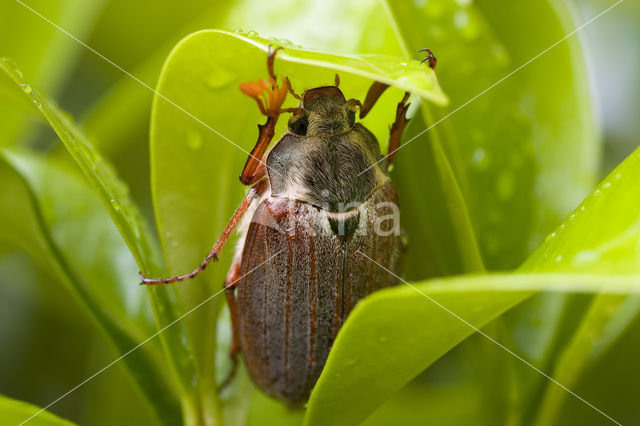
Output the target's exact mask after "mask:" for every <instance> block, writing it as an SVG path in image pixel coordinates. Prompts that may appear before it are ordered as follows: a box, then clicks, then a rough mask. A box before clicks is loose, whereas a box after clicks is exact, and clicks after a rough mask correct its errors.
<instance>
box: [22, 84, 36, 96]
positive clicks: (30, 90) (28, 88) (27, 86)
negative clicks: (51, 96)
mask: <svg viewBox="0 0 640 426" xmlns="http://www.w3.org/2000/svg"><path fill="white" fill-rule="evenodd" d="M20 87H22V90H24V93H26V94H29V93H31V92H32V91H33V89H32V88H31V86H29V85H28V84H27V83H21V84H20Z"/></svg>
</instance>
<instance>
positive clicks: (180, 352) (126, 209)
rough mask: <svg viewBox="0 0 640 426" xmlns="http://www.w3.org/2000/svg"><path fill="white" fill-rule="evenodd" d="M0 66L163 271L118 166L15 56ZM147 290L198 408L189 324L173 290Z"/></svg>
mask: <svg viewBox="0 0 640 426" xmlns="http://www.w3.org/2000/svg"><path fill="white" fill-rule="evenodd" d="M0 69H1V70H2V72H3V74H4V75H6V76H7V77H9V78H10V79H11V80H12V81H13V82H14V87H15V89H16V90H18V91H19V92H20V93H22V94H23V96H24V97H26V99H28V100H29V102H31V103H32V104H33V106H34V109H35V111H36V112H37V113H39V114H41V116H42V117H43V118H44V119H45V120H46V121H47V122H48V123H49V124H50V125H51V127H52V128H53V130H54V131H55V132H56V133H57V135H58V137H59V138H60V141H62V143H63V144H64V145H65V147H66V148H67V150H68V152H69V154H70V155H71V157H72V158H73V159H74V160H75V162H76V164H77V165H78V166H79V168H80V170H81V171H82V172H83V174H84V175H85V177H86V178H87V180H88V181H89V183H90V184H91V186H92V187H93V189H94V190H95V191H96V192H97V194H98V196H99V199H100V200H101V201H102V203H103V205H104V206H105V207H106V210H107V212H108V213H109V215H110V216H111V219H112V221H113V222H114V224H115V225H116V227H117V229H118V231H119V232H120V234H121V236H122V238H123V240H124V242H125V243H126V244H127V246H128V247H129V250H130V251H131V253H132V254H133V257H134V258H135V260H136V262H137V263H138V266H139V267H140V269H141V271H142V272H143V273H145V274H147V275H160V274H162V273H163V269H162V267H161V259H160V255H159V249H158V245H157V243H156V242H155V240H154V235H153V234H152V233H151V231H150V229H149V227H148V225H147V223H146V221H145V220H144V219H143V217H142V215H141V214H140V212H139V211H138V209H137V207H136V206H135V204H134V203H133V202H132V201H131V199H130V197H129V193H128V188H127V186H126V185H125V184H124V183H123V182H122V181H121V180H120V179H119V178H118V177H117V175H116V173H115V171H114V169H113V167H112V166H111V165H110V164H109V163H108V162H107V161H106V160H104V159H103V158H102V156H101V155H100V153H99V152H98V151H97V150H96V149H95V148H93V146H92V144H91V143H90V142H89V141H88V140H87V139H86V137H85V136H84V135H83V134H82V132H81V131H80V130H79V129H78V128H77V127H76V126H75V124H74V123H73V122H72V120H71V118H70V116H69V115H67V114H65V113H63V112H62V111H61V110H60V109H58V108H57V107H56V106H55V105H52V104H51V103H49V102H48V101H47V100H46V99H45V98H44V97H43V96H42V95H40V93H39V92H38V91H37V90H36V89H35V88H33V87H32V86H31V85H30V84H29V83H27V82H26V81H25V80H24V78H23V76H22V73H21V72H20V71H19V70H18V69H16V68H15V67H14V66H13V64H12V63H11V62H10V61H7V60H6V59H5V58H0ZM129 280H130V281H129V283H130V284H128V285H132V284H133V283H135V282H137V278H136V277H135V275H133V276H131V278H129ZM125 282H126V281H125ZM133 285H134V286H135V284H133ZM147 292H148V294H149V297H150V299H151V302H152V307H153V310H154V313H155V316H156V323H157V326H158V327H165V326H168V325H171V326H169V327H168V328H166V330H164V331H163V332H162V333H161V335H160V338H161V341H162V343H163V347H164V350H165V353H166V354H167V355H168V358H169V360H171V362H170V363H169V364H170V366H171V368H172V371H173V372H174V374H175V375H176V377H177V378H178V383H180V384H181V386H180V387H179V389H180V390H181V391H182V393H183V404H184V405H185V411H186V412H187V413H188V412H190V411H193V408H189V405H190V404H191V401H190V398H189V397H188V395H187V394H186V393H185V392H186V389H187V388H188V387H189V386H191V383H192V381H193V365H192V359H191V354H190V349H189V346H188V345H185V344H184V343H183V342H184V341H185V339H184V329H183V326H182V324H180V323H177V324H175V319H176V318H177V317H178V313H177V311H176V304H177V303H176V301H175V295H174V293H173V289H172V288H164V287H147ZM121 349H122V348H121ZM147 396H148V398H150V401H153V400H154V399H153V398H154V396H153V395H151V394H149V395H147Z"/></svg>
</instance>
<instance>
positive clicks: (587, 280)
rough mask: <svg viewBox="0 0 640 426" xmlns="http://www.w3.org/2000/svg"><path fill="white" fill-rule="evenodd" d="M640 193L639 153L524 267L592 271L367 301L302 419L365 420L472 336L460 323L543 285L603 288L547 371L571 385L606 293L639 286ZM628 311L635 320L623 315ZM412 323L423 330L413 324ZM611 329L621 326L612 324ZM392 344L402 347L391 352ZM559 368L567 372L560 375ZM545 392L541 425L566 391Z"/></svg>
mask: <svg viewBox="0 0 640 426" xmlns="http://www.w3.org/2000/svg"><path fill="white" fill-rule="evenodd" d="M639 196H640V149H639V150H638V151H636V152H635V153H634V154H632V155H631V156H630V157H629V158H628V159H627V160H625V162H623V163H622V164H621V165H620V166H619V167H618V168H616V170H614V171H613V172H612V174H611V175H610V176H609V177H608V178H607V179H606V180H605V181H603V182H602V183H601V184H600V185H599V186H598V187H597V188H596V189H595V190H594V192H593V193H592V195H590V196H589V197H588V198H587V199H586V200H585V201H584V202H583V204H582V205H580V206H578V207H577V208H576V210H575V211H574V212H573V213H571V214H570V215H569V216H568V217H567V219H566V220H565V222H564V223H563V224H562V225H560V228H559V229H558V230H556V232H555V233H554V234H551V236H550V238H549V239H548V240H547V241H546V242H545V244H543V245H542V246H541V247H540V248H539V249H538V250H537V251H536V252H535V253H534V254H533V255H532V256H531V258H530V259H529V260H528V261H527V262H526V263H525V265H524V266H523V268H522V270H523V271H527V270H529V271H534V270H535V271H540V272H556V273H560V272H561V273H563V274H565V273H573V274H576V273H594V274H593V275H586V276H585V275H582V276H576V275H573V276H572V275H569V274H567V275H555V276H548V275H541V274H531V275H527V274H512V275H503V276H491V275H489V276H485V277H469V278H465V277H461V278H451V279H448V280H432V281H427V282H424V283H419V284H416V285H415V287H416V288H415V289H413V288H407V286H402V285H401V286H400V287H397V288H393V289H389V290H384V291H382V292H378V293H376V294H374V295H372V296H370V297H369V298H367V299H365V300H364V302H363V303H362V304H361V305H358V306H357V307H356V309H355V310H354V311H353V313H352V314H351V315H350V316H349V319H348V321H347V322H346V323H345V325H344V326H343V328H342V329H341V331H340V333H339V334H338V338H337V339H336V342H335V344H334V346H333V348H332V350H331V352H330V354H329V359H328V361H327V364H326V366H325V369H324V371H323V372H322V375H321V376H320V379H319V380H318V383H317V385H316V388H315V389H314V391H313V393H312V395H311V399H310V401H309V407H308V411H307V417H306V424H308V425H321V424H353V423H357V422H359V421H362V420H363V419H364V418H365V417H366V416H367V415H368V414H370V413H371V412H372V411H373V410H374V409H375V408H376V407H377V406H378V405H379V404H380V403H381V402H383V401H384V400H385V399H387V398H388V397H389V396H391V395H392V394H393V393H394V392H396V391H398V390H399V389H400V388H401V387H402V386H404V385H405V384H406V383H408V381H409V380H410V379H412V378H413V377H415V376H416V375H417V374H418V373H420V372H421V371H422V370H424V369H425V368H427V367H428V366H429V365H430V364H431V363H433V362H434V361H435V360H436V359H438V358H439V357H440V356H442V355H443V354H444V353H446V352H447V351H448V350H449V349H451V348H452V347H453V346H455V345H456V344H457V343H459V342H460V341H462V340H463V339H464V338H466V337H467V336H469V335H470V334H471V333H472V332H473V331H474V330H473V329H472V328H471V327H470V326H469V325H468V324H466V323H469V324H471V325H473V326H474V327H476V328H479V327H482V326H484V325H485V324H487V323H488V322H489V321H490V320H492V319H494V318H496V317H497V316H499V315H501V314H502V313H504V312H505V311H507V310H508V309H509V308H511V307H512V306H514V305H516V304H517V303H519V302H521V301H523V300H525V299H526V298H527V297H529V296H531V295H532V294H534V292H535V291H540V290H544V289H545V288H546V289H551V290H554V291H586V292H593V293H607V295H602V296H599V298H607V299H603V300H602V301H601V302H599V303H596V304H595V305H594V307H593V308H592V310H591V311H590V313H589V315H588V317H587V321H586V322H585V323H584V325H583V328H582V329H581V330H580V331H579V332H578V333H577V334H576V336H575V337H574V340H573V341H572V342H571V343H570V344H569V349H567V352H566V353H567V354H568V355H566V357H562V358H561V361H560V363H559V364H558V366H557V368H556V369H554V371H555V373H556V374H557V376H556V375H554V377H555V378H556V379H557V380H558V381H559V382H560V383H563V384H565V382H564V381H563V380H566V381H567V383H566V384H565V385H567V384H568V385H569V386H571V384H572V383H574V381H575V378H576V376H577V374H578V373H579V372H580V371H581V365H580V364H581V363H583V362H584V361H585V360H587V359H588V358H590V356H591V354H592V349H590V348H591V347H598V346H597V345H596V343H597V342H598V341H599V340H602V339H604V337H605V336H604V335H603V333H604V332H605V331H611V327H607V326H606V325H607V323H608V321H609V318H610V317H611V316H612V314H613V312H615V311H612V307H613V308H614V309H615V307H616V304H617V303H620V299H619V298H620V297H624V296H613V295H611V291H613V292H614V293H615V294H625V293H626V292H630V291H631V290H633V289H636V291H635V292H637V288H638V287H636V286H637V285H638V282H639V281H638V280H639V277H640V261H639V260H638V256H637V244H638V241H639V240H640V226H639V224H640V209H639V208H638V204H637V202H636V200H637V199H638V197H639ZM593 229H597V230H598V232H593V231H592V230H593ZM592 251H595V253H597V255H598V257H600V258H601V259H602V260H603V261H604V266H602V267H601V266H600V263H599V262H593V256H591V257H589V256H587V255H586V254H585V252H587V253H591V252H592ZM605 274H606V275H605ZM615 274H618V275H615ZM571 287H573V290H571ZM416 290H418V291H416ZM628 297H630V298H634V299H635V298H638V296H635V295H634V296H628ZM429 298H431V299H433V300H435V301H436V302H437V303H439V304H440V305H442V306H444V307H445V308H446V310H445V309H443V308H442V307H441V306H438V305H436V304H435V303H433V301H432V300H428V299H429ZM597 300H598V299H597ZM605 301H606V303H603V302H605ZM626 315H627V317H630V318H633V315H629V313H628V312H626ZM634 315H635V314H634ZM463 320H464V321H463ZM465 322H466V323H465ZM418 324H426V326H425V327H417V326H412V325H418ZM613 330H619V328H617V327H613ZM393 348H404V349H403V350H402V351H394V350H393ZM587 349H589V350H587ZM562 368H566V370H564V371H565V372H564V373H563V372H562V371H561V369H562ZM372 372H375V374H372ZM548 389H549V391H548V392H550V393H552V396H548V397H547V398H548V399H550V400H551V401H553V402H549V403H548V404H549V405H550V407H551V408H544V407H543V413H544V412H545V410H547V409H548V410H549V411H550V414H549V415H548V416H547V415H546V414H543V416H544V417H541V419H542V420H541V424H548V423H545V421H548V420H549V419H552V418H553V417H554V415H555V412H556V410H557V407H556V406H555V404H557V402H556V399H557V398H564V397H566V394H564V393H563V392H558V391H557V386H556V385H554V384H549V385H548ZM347 399H348V400H349V405H348V406H347V407H345V406H344V404H342V401H345V400H347ZM341 404H342V405H341ZM545 404H547V403H545ZM338 407H339V409H338Z"/></svg>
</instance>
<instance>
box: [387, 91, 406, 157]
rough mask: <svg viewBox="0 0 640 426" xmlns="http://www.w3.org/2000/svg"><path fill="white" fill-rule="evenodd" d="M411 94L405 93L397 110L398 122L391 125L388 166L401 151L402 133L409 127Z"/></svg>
mask: <svg viewBox="0 0 640 426" xmlns="http://www.w3.org/2000/svg"><path fill="white" fill-rule="evenodd" d="M409 95H410V94H409V92H405V93H404V96H403V97H402V100H401V101H400V102H399V103H398V106H397V108H396V121H394V122H393V124H392V125H391V132H390V133H389V150H388V151H387V164H391V162H392V161H393V157H394V156H395V154H396V151H398V149H400V139H401V138H402V131H403V130H404V128H405V126H406V125H407V121H408V119H407V110H408V109H409V104H408V103H407V101H408V100H409Z"/></svg>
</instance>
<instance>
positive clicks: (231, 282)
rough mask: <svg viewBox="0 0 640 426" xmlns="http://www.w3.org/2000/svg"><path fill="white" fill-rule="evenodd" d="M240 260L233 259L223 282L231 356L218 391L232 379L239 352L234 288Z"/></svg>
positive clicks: (236, 367) (236, 366)
mask: <svg viewBox="0 0 640 426" xmlns="http://www.w3.org/2000/svg"><path fill="white" fill-rule="evenodd" d="M240 278H241V275H240V261H239V260H237V261H234V263H233V265H231V269H230V270H229V274H228V275H227V279H226V280H225V282H224V295H225V296H226V298H227V306H228V307H229V314H230V315H231V332H232V337H231V349H230V350H229V357H230V358H231V369H230V370H229V373H228V374H227V377H225V379H224V380H223V381H222V383H220V386H219V387H218V392H222V391H223V390H224V389H225V388H226V387H227V386H229V384H230V383H231V381H232V380H233V378H234V377H235V375H236V371H237V370H238V353H239V352H240V337H239V335H238V333H239V330H238V319H237V318H238V305H237V304H236V295H235V289H236V287H237V286H238V281H240Z"/></svg>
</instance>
